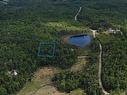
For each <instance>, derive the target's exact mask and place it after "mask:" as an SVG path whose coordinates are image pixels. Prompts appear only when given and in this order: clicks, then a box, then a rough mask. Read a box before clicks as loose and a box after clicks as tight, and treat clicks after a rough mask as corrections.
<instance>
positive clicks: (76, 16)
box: [75, 7, 82, 21]
mask: <svg viewBox="0 0 127 95" xmlns="http://www.w3.org/2000/svg"><path fill="white" fill-rule="evenodd" d="M81 10H82V7H80V8H79V10H78V12H77V14H76V15H75V21H77V18H78V15H79V13H80V12H81Z"/></svg>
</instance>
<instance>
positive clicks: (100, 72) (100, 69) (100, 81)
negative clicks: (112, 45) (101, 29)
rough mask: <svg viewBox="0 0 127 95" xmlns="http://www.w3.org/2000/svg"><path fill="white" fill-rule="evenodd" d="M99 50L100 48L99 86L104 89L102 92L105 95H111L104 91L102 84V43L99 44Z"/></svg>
mask: <svg viewBox="0 0 127 95" xmlns="http://www.w3.org/2000/svg"><path fill="white" fill-rule="evenodd" d="M99 48H100V54H99V71H98V80H99V86H100V88H101V89H102V92H103V94H104V95H109V93H108V92H107V91H106V90H105V89H104V87H103V84H102V79H101V78H102V77H101V75H102V52H103V48H102V45H101V43H100V42H99Z"/></svg>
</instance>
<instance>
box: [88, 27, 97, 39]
mask: <svg viewBox="0 0 127 95" xmlns="http://www.w3.org/2000/svg"><path fill="white" fill-rule="evenodd" d="M90 31H92V33H93V37H94V38H96V32H97V30H92V29H90Z"/></svg>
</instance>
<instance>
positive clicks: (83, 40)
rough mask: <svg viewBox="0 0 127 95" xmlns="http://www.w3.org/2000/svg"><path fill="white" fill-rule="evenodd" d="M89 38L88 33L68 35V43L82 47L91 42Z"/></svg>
mask: <svg viewBox="0 0 127 95" xmlns="http://www.w3.org/2000/svg"><path fill="white" fill-rule="evenodd" d="M91 40H92V39H91V36H89V35H74V36H70V38H69V39H68V43H69V44H71V45H75V46H77V47H80V48H84V47H86V46H87V45H88V44H90V43H91Z"/></svg>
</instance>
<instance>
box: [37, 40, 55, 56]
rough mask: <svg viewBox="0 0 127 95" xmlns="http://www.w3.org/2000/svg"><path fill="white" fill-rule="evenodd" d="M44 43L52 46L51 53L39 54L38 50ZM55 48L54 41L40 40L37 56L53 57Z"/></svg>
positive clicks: (39, 50)
mask: <svg viewBox="0 0 127 95" xmlns="http://www.w3.org/2000/svg"><path fill="white" fill-rule="evenodd" d="M45 45H49V46H53V52H52V55H48V54H40V52H41V47H42V46H45ZM55 48H56V42H48V41H43V42H40V44H39V47H38V56H39V57H54V56H55Z"/></svg>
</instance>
